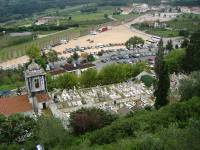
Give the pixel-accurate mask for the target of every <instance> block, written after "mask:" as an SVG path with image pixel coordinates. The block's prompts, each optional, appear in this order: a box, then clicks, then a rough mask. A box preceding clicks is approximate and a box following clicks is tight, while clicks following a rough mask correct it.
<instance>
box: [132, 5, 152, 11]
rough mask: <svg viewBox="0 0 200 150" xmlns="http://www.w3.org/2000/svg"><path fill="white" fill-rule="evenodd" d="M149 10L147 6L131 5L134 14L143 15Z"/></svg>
mask: <svg viewBox="0 0 200 150" xmlns="http://www.w3.org/2000/svg"><path fill="white" fill-rule="evenodd" d="M149 10H150V8H149V6H148V5H147V4H136V5H133V12H136V13H145V12H147V11H149Z"/></svg>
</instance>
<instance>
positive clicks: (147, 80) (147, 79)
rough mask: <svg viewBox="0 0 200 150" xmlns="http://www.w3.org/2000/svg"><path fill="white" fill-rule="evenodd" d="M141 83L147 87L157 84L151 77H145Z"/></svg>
mask: <svg viewBox="0 0 200 150" xmlns="http://www.w3.org/2000/svg"><path fill="white" fill-rule="evenodd" d="M141 81H142V82H143V83H144V84H145V85H146V86H147V87H151V86H152V85H153V84H154V83H155V81H156V80H155V78H153V77H152V76H149V75H144V76H142V77H141Z"/></svg>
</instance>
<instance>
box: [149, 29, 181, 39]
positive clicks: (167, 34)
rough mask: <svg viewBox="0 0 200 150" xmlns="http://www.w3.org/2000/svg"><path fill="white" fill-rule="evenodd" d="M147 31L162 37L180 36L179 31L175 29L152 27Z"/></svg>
mask: <svg viewBox="0 0 200 150" xmlns="http://www.w3.org/2000/svg"><path fill="white" fill-rule="evenodd" d="M146 33H149V34H153V35H157V36H160V37H177V36H179V32H178V31H175V30H167V29H152V30H151V29H150V30H147V31H146Z"/></svg>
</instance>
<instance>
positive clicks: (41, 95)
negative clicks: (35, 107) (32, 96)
mask: <svg viewBox="0 0 200 150" xmlns="http://www.w3.org/2000/svg"><path fill="white" fill-rule="evenodd" d="M36 98H37V101H38V103H41V102H46V101H48V100H49V96H48V94H47V93H46V92H43V93H38V94H36Z"/></svg>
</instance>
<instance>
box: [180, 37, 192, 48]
mask: <svg viewBox="0 0 200 150" xmlns="http://www.w3.org/2000/svg"><path fill="white" fill-rule="evenodd" d="M189 42H190V41H189V40H188V39H184V40H183V42H182V43H181V48H187V47H188V44H189Z"/></svg>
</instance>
